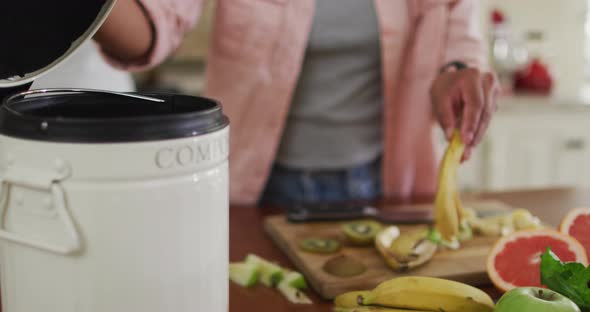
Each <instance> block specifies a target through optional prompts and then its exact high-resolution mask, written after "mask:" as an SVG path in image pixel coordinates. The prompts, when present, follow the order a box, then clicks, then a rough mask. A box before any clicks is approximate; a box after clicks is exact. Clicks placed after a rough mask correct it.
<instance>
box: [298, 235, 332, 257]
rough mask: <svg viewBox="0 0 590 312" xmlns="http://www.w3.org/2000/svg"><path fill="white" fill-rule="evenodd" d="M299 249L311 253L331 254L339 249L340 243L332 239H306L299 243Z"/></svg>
mask: <svg viewBox="0 0 590 312" xmlns="http://www.w3.org/2000/svg"><path fill="white" fill-rule="evenodd" d="M299 248H301V249H302V250H304V251H307V252H311V253H319V254H331V253H335V252H336V251H338V250H339V249H340V242H338V241H337V240H333V239H323V238H306V239H303V240H301V241H299Z"/></svg>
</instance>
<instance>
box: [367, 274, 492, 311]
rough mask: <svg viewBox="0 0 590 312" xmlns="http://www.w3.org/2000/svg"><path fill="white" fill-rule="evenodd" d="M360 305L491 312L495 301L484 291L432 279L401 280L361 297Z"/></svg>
mask: <svg viewBox="0 0 590 312" xmlns="http://www.w3.org/2000/svg"><path fill="white" fill-rule="evenodd" d="M358 303H359V305H361V306H371V305H375V306H381V307H388V308H396V309H410V310H426V311H445V312H465V311H470V312H491V311H493V310H494V302H493V301H492V299H491V298H490V297H489V296H488V295H487V294H486V293H485V292H483V291H481V290H479V289H477V288H475V287H472V286H469V285H466V284H462V283H459V282H454V281H450V280H445V279H439V278H432V277H419V276H408V277H399V278H394V279H392V280H389V281H386V282H383V283H381V284H380V285H379V286H377V287H376V288H375V289H373V290H372V291H371V292H370V293H368V294H361V295H359V297H358Z"/></svg>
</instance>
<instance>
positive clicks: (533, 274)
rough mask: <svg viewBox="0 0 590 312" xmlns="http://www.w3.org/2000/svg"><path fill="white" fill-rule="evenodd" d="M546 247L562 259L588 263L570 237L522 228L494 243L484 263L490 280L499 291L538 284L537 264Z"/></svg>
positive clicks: (581, 247)
mask: <svg viewBox="0 0 590 312" xmlns="http://www.w3.org/2000/svg"><path fill="white" fill-rule="evenodd" d="M547 247H551V250H553V252H554V253H555V254H556V255H557V256H558V257H559V258H560V259H562V260H563V261H566V262H569V261H576V262H580V263H583V264H584V265H587V264H588V258H587V257H586V252H585V250H584V247H583V246H582V245H581V244H580V243H579V242H578V241H576V240H575V239H574V238H572V237H571V236H568V235H565V234H563V233H560V232H557V231H554V230H548V229H539V230H524V231H518V232H514V233H512V234H510V235H508V236H505V237H502V238H500V239H499V240H498V241H497V242H496V243H495V245H494V247H493V248H492V250H491V251H490V253H489V255H488V258H487V263H486V267H487V272H488V276H489V277H490V280H491V281H492V283H494V285H495V286H496V287H497V288H498V289H500V290H502V291H509V290H511V289H514V288H516V287H528V286H532V287H541V276H540V272H539V266H540V264H541V255H542V254H543V252H545V250H547Z"/></svg>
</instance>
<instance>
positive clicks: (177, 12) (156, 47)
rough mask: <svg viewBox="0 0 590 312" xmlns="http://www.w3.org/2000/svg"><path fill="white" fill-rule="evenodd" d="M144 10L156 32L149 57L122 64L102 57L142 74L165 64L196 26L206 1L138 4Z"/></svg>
mask: <svg viewBox="0 0 590 312" xmlns="http://www.w3.org/2000/svg"><path fill="white" fill-rule="evenodd" d="M138 1H139V3H140V4H141V5H142V6H143V7H144V9H145V11H146V13H147V15H148V17H149V18H150V20H151V22H152V25H153V27H154V31H155V37H154V44H153V48H152V50H151V51H150V53H149V54H148V55H147V56H146V57H145V58H144V59H142V60H139V61H135V62H132V63H125V62H120V61H118V60H116V59H113V58H111V57H109V56H108V55H107V54H106V53H103V55H104V57H105V58H106V60H107V61H108V62H109V63H110V64H112V65H113V66H115V67H117V68H120V69H124V70H128V71H139V70H144V69H148V68H150V67H154V66H156V65H158V64H160V63H162V62H163V61H164V60H165V59H166V58H167V57H168V56H169V55H170V54H171V53H172V52H174V50H176V49H177V48H178V46H179V45H180V44H181V43H182V39H183V38H184V35H185V34H186V32H188V31H189V30H190V29H191V28H192V27H193V26H194V25H195V24H196V22H197V20H198V18H199V16H200V15H201V11H202V8H203V4H204V0H138Z"/></svg>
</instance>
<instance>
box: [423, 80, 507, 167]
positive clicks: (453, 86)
mask: <svg viewBox="0 0 590 312" xmlns="http://www.w3.org/2000/svg"><path fill="white" fill-rule="evenodd" d="M498 93H499V85H498V82H497V79H496V76H495V75H494V74H493V73H491V72H481V71H479V70H478V69H475V68H466V69H463V70H457V71H447V72H443V73H441V74H440V75H439V76H438V77H437V78H436V80H435V81H434V83H433V85H432V88H431V90H430V96H431V99H432V105H433V109H434V112H435V114H436V117H437V119H438V121H439V123H440V125H441V127H442V129H443V131H444V132H445V135H446V137H447V139H450V138H451V136H452V134H453V131H454V129H459V130H460V132H461V139H462V140H463V143H464V144H465V153H464V154H463V159H462V160H463V161H465V160H467V159H469V157H470V156H471V152H472V150H473V148H474V147H475V146H477V144H479V142H480V141H481V139H482V137H483V135H484V133H485V131H486V130H487V128H488V125H489V124H490V120H491V118H492V114H493V113H494V112H496V109H497V105H496V98H497V95H498Z"/></svg>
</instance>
